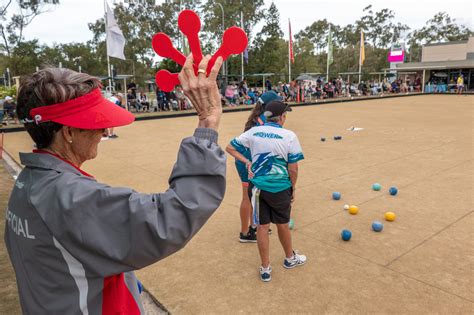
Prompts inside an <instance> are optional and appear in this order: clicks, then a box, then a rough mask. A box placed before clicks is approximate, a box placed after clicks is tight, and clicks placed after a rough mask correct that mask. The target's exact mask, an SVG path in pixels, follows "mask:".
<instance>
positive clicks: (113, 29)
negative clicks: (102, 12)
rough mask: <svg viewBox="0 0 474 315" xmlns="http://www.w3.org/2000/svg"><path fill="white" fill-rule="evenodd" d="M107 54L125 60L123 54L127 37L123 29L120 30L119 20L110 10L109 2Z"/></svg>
mask: <svg viewBox="0 0 474 315" xmlns="http://www.w3.org/2000/svg"><path fill="white" fill-rule="evenodd" d="M105 29H106V32H107V40H106V41H107V55H108V56H110V57H115V58H118V59H122V60H125V55H124V54H123V48H124V47H125V37H123V34H122V31H121V30H120V28H119V26H118V24H117V20H115V16H114V12H113V11H112V10H110V7H109V4H108V3H107V25H106V28H105Z"/></svg>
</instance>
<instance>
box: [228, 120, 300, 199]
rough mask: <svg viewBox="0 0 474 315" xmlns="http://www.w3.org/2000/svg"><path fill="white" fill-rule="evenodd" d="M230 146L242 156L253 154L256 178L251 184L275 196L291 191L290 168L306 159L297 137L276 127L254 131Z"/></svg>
mask: <svg viewBox="0 0 474 315" xmlns="http://www.w3.org/2000/svg"><path fill="white" fill-rule="evenodd" d="M231 145H232V146H233V147H234V148H235V149H236V150H237V151H239V152H242V151H243V150H244V149H248V150H250V152H251V156H252V172H253V173H254V174H255V176H254V178H253V179H251V180H250V181H251V182H252V183H253V184H254V185H255V186H256V187H257V188H259V189H261V190H264V191H268V192H272V193H276V192H280V191H283V190H285V189H288V188H290V187H291V181H290V176H289V174H288V164H289V163H296V162H298V161H300V160H303V159H304V156H303V151H302V149H301V145H300V142H299V141H298V137H297V136H296V134H295V133H294V132H293V131H291V130H288V129H284V128H282V127H281V126H280V125H278V124H276V123H266V124H265V125H263V126H256V127H253V128H252V129H249V130H247V131H246V132H244V133H243V134H241V135H240V136H238V137H237V138H235V139H233V140H232V141H231Z"/></svg>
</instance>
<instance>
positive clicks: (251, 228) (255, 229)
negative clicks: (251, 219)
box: [249, 226, 257, 234]
mask: <svg viewBox="0 0 474 315" xmlns="http://www.w3.org/2000/svg"><path fill="white" fill-rule="evenodd" d="M250 232H252V233H253V234H257V227H253V226H249V233H250Z"/></svg>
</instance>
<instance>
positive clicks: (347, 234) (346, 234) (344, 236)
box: [341, 230, 352, 242]
mask: <svg viewBox="0 0 474 315" xmlns="http://www.w3.org/2000/svg"><path fill="white" fill-rule="evenodd" d="M351 237H352V232H351V231H349V230H342V232H341V238H342V239H343V240H344V241H346V242H348V241H349V240H350V239H351Z"/></svg>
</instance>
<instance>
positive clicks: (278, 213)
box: [248, 183, 293, 225]
mask: <svg viewBox="0 0 474 315" xmlns="http://www.w3.org/2000/svg"><path fill="white" fill-rule="evenodd" d="M254 187H255V186H254V185H253V184H252V183H250V185H249V190H248V194H249V198H250V200H252V189H253V188H254ZM292 194H293V188H292V187H290V188H288V189H286V190H283V191H280V192H277V193H271V192H268V191H264V190H260V195H259V197H258V210H259V215H258V217H259V221H260V222H259V224H260V225H264V224H269V223H270V222H271V223H275V224H287V223H288V222H289V221H290V213H291V196H292ZM254 211H255V209H254Z"/></svg>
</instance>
